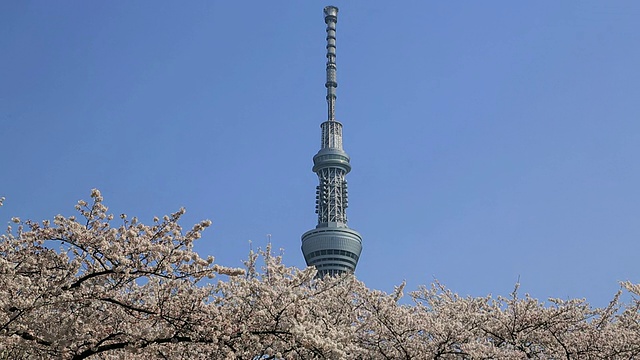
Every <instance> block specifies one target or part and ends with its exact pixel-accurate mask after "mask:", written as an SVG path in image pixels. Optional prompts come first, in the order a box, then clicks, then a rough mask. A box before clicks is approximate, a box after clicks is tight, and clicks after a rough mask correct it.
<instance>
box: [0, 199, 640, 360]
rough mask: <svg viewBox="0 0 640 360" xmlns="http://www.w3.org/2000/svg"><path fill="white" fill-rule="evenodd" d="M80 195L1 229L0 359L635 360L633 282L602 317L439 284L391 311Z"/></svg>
mask: <svg viewBox="0 0 640 360" xmlns="http://www.w3.org/2000/svg"><path fill="white" fill-rule="evenodd" d="M91 198H92V201H91V203H87V202H84V201H80V202H78V204H77V206H76V209H77V211H78V213H79V215H78V216H77V217H74V216H71V217H64V216H61V215H58V216H56V217H55V218H54V219H53V221H51V222H49V221H43V222H41V223H37V222H33V221H30V220H26V221H22V220H20V219H17V218H13V219H12V221H13V223H15V224H13V225H12V226H10V227H9V229H8V231H7V233H6V234H5V235H2V236H1V237H0V358H6V359H41V358H61V359H149V358H153V359H155V358H159V359H225V358H226V359H456V360H457V359H634V358H639V357H640V315H639V310H640V300H639V297H640V285H637V284H632V283H628V282H627V283H622V284H621V292H619V293H618V294H617V295H615V296H614V297H613V300H612V301H611V304H610V305H609V306H608V307H606V308H592V307H591V306H590V305H589V304H588V303H587V302H586V301H584V300H575V299H574V300H560V299H549V300H548V301H546V302H542V301H539V300H537V299H534V298H532V297H530V296H528V295H526V294H525V295H524V296H520V295H519V294H518V288H517V286H516V289H515V290H514V291H513V292H512V294H511V295H510V296H507V297H496V298H493V297H491V296H487V297H461V296H459V295H457V294H455V293H454V292H452V291H451V290H449V289H447V288H446V287H445V286H444V285H442V284H440V283H438V282H435V283H433V284H431V285H430V286H423V287H420V288H418V290H416V291H413V292H410V293H409V301H401V299H402V297H403V296H404V284H401V285H400V286H398V287H397V288H396V289H395V291H394V292H392V293H391V294H387V293H384V292H381V291H378V290H373V289H369V288H367V287H366V286H365V284H363V283H362V282H360V281H358V280H357V279H356V278H355V277H354V276H351V275H346V276H341V277H325V278H323V279H317V278H316V277H315V276H316V271H315V269H313V268H307V269H296V268H291V267H287V266H285V265H284V264H283V263H282V258H281V256H277V255H273V254H272V250H271V248H270V246H268V247H267V248H266V249H264V250H258V251H257V252H256V253H253V252H251V253H250V254H249V257H248V259H247V261H246V262H245V267H244V268H243V269H236V268H228V267H224V266H220V265H218V264H215V263H214V259H213V258H212V257H208V258H202V257H200V256H199V255H198V254H197V253H196V252H194V251H193V244H194V241H197V239H199V238H200V236H201V233H202V231H203V230H204V229H205V228H207V227H208V226H209V225H210V224H211V222H210V221H208V220H205V221H202V222H200V223H198V224H196V225H194V226H193V227H192V228H191V229H189V230H187V231H184V230H183V229H182V228H181V226H180V225H179V224H178V221H179V219H180V217H181V216H182V215H183V214H184V209H180V210H179V211H177V212H176V213H174V214H171V215H168V216H164V217H163V218H155V219H154V220H153V224H152V225H144V224H142V223H141V222H140V221H138V219H137V218H135V217H133V218H129V217H127V216H126V215H124V214H123V215H120V216H119V217H114V216H113V215H110V214H109V213H108V209H107V207H106V206H105V205H104V204H103V199H102V196H101V194H100V192H99V191H97V190H93V192H92V194H91ZM1 203H2V201H1V200H0V205H1ZM219 275H222V276H219ZM216 276H217V278H215V277H216ZM214 278H215V279H214ZM622 291H626V292H628V293H630V294H631V297H632V300H631V301H630V302H628V303H622V302H621V301H620V294H621V293H622Z"/></svg>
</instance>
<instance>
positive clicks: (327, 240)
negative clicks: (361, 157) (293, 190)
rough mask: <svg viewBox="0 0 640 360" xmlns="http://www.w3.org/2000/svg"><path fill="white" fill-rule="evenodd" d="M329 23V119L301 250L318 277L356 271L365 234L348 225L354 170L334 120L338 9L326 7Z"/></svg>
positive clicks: (324, 128)
mask: <svg viewBox="0 0 640 360" xmlns="http://www.w3.org/2000/svg"><path fill="white" fill-rule="evenodd" d="M324 20H325V23H326V24H327V66H326V72H327V81H326V83H325V87H326V88H327V96H326V99H327V109H328V111H327V121H325V122H323V123H322V124H321V125H320V128H321V130H322V131H321V143H320V151H318V153H317V154H316V155H315V156H314V157H313V171H314V172H315V173H316V174H317V175H318V182H319V185H318V186H317V187H316V213H317V214H318V224H317V226H316V228H315V229H313V230H310V231H307V232H306V233H304V234H303V235H302V252H303V254H304V257H305V260H306V262H307V265H309V266H311V265H314V266H316V268H317V269H318V274H319V276H323V275H327V274H329V275H336V274H340V273H344V272H353V271H355V268H356V265H357V263H358V259H359V257H360V253H361V251H362V237H361V236H360V234H358V232H356V231H355V230H352V229H349V227H348V226H347V214H346V209H347V206H348V193H347V180H346V175H347V174H348V173H349V171H351V164H350V163H349V161H350V159H349V155H347V153H346V152H345V151H344V150H343V148H342V124H341V123H340V122H338V121H336V119H335V103H336V88H337V87H338V82H337V80H336V69H337V67H336V24H337V22H338V8H337V7H335V6H327V7H325V8H324Z"/></svg>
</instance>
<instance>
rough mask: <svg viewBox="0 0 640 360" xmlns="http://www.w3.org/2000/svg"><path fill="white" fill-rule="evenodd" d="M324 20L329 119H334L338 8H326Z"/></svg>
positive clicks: (336, 84)
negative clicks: (325, 25) (325, 27)
mask: <svg viewBox="0 0 640 360" xmlns="http://www.w3.org/2000/svg"><path fill="white" fill-rule="evenodd" d="M324 22H325V24H327V82H326V83H325V84H324V86H325V87H326V88H327V105H328V110H329V114H328V118H327V120H329V121H334V120H335V119H336V118H335V115H336V109H335V107H336V88H337V87H338V81H337V80H336V69H337V68H336V24H337V23H338V8H337V7H335V6H327V7H325V8H324Z"/></svg>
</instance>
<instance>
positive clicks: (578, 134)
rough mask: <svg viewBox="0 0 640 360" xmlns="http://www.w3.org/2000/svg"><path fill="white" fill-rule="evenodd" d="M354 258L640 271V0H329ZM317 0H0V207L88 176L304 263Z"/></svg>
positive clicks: (38, 200) (115, 202) (411, 266)
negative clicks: (357, 248) (333, 10)
mask: <svg viewBox="0 0 640 360" xmlns="http://www.w3.org/2000/svg"><path fill="white" fill-rule="evenodd" d="M332 4H333V5H337V6H338V7H339V8H340V15H339V20H338V40H337V45H338V46H337V54H338V56H337V64H338V82H339V87H338V100H337V110H336V114H337V116H336V117H337V119H338V120H340V121H341V122H342V123H343V124H344V127H345V130H344V134H345V140H344V141H345V150H346V151H347V152H348V153H349V154H350V155H351V158H352V165H353V171H352V172H351V173H350V174H349V176H348V180H349V190H350V199H349V200H350V201H349V205H350V207H349V211H348V215H349V219H350V222H349V224H350V226H351V227H352V228H354V229H356V230H358V231H359V232H360V233H361V234H362V235H363V237H364V251H363V254H362V257H361V260H360V262H359V265H358V269H357V272H356V273H357V275H358V277H359V278H360V279H361V280H363V281H364V282H365V283H366V284H367V285H369V286H370V287H372V288H377V289H382V290H385V291H390V290H391V289H392V288H393V285H396V284H398V283H400V282H401V281H402V280H404V279H406V280H407V282H408V287H409V288H410V289H413V288H415V287H416V286H417V285H419V284H425V283H429V282H431V281H432V280H433V279H434V278H437V279H439V280H440V281H442V282H443V283H445V284H446V285H447V286H449V287H450V288H452V289H453V290H455V291H456V292H458V293H460V294H470V295H485V294H487V293H493V294H508V293H509V292H510V291H511V290H512V289H513V284H514V283H515V282H516V281H517V279H518V278H520V281H521V283H522V290H523V291H524V292H529V293H531V294H532V295H533V296H534V297H538V298H542V299H544V298H547V297H560V298H567V297H571V298H573V297H586V298H587V299H588V300H589V301H590V302H592V303H593V304H594V305H598V306H603V305H606V303H607V302H608V301H609V299H610V298H611V297H612V295H613V294H614V293H615V291H616V290H617V289H618V284H617V281H620V280H632V281H635V282H640V276H639V272H640V262H639V261H638V259H639V250H640V221H639V218H640V190H639V184H640V164H639V162H638V154H640V125H639V122H638V119H639V116H640V102H639V101H638V99H640V88H639V86H640V85H639V84H640V71H638V69H639V65H638V64H640V31H639V30H638V19H639V18H640V2H637V1H579V2H578V1H574V2H570V1H536V2H513V1H494V2H479V1H478V2H472V1H460V2H445V1H422V0H421V1H404V2H402V3H391V2H381V1H348V2H347V1H335V2H333V3H332ZM325 5H329V4H328V3H322V2H317V1H280V2H262V1H255V2H239V1H238V2H236V1H224V2H223V1H208V2H204V1H199V2H188V3H182V2H180V3H179V2H168V1H136V2H104V1H55V2H54V1H39V2H38V1H36V2H32V1H3V2H0V52H1V53H2V55H1V56H0V141H1V143H2V150H1V151H0V169H1V170H0V196H5V197H6V198H7V200H6V202H5V206H4V207H3V208H2V209H1V210H0V223H4V222H8V221H9V218H10V217H11V216H20V217H22V218H32V219H35V220H41V219H45V218H52V217H53V216H54V215H55V214H58V213H62V214H65V215H71V214H72V213H73V212H74V210H73V206H74V204H75V203H76V201H77V200H79V199H88V198H89V194H90V190H91V189H92V188H94V187H96V188H99V189H101V191H102V192H103V195H104V196H105V200H106V204H107V206H109V207H110V210H111V211H113V212H114V213H116V214H120V213H122V212H126V213H128V214H130V215H136V216H138V217H139V218H140V219H141V220H143V221H146V222H150V221H151V219H152V217H153V216H154V215H163V214H166V213H170V212H173V211H175V210H177V209H178V208H179V207H180V206H185V207H186V208H187V214H186V215H185V218H184V222H183V225H184V226H185V227H190V226H191V224H192V223H195V222H196V221H199V220H201V219H205V218H208V219H211V220H212V221H213V223H214V225H213V227H212V228H210V229H209V230H208V231H207V232H206V233H205V236H204V237H203V239H202V240H201V241H200V243H199V244H198V245H197V250H198V251H199V252H201V253H202V254H205V255H206V254H211V255H214V256H215V257H216V259H217V261H218V262H219V263H221V264H223V265H229V266H240V265H241V261H242V260H243V259H245V258H246V254H247V253H248V250H249V243H248V241H249V240H252V241H253V244H254V247H255V246H264V244H266V242H267V234H271V236H272V237H271V240H272V242H273V244H274V246H275V247H276V248H284V249H285V256H284V257H285V263H287V264H288V265H293V266H298V267H302V266H304V259H303V257H302V254H301V252H300V235H301V234H302V233H304V232H305V231H307V230H309V229H311V228H313V227H314V226H315V222H316V217H315V214H314V192H315V190H314V189H315V185H316V183H317V180H316V177H315V175H314V174H313V173H312V172H311V165H312V157H313V155H314V154H315V153H316V152H317V150H318V149H319V146H320V144H319V141H320V129H319V124H320V123H321V122H322V121H324V120H325V118H326V104H325V99H324V95H325V89H324V76H325V74H324V64H325V58H324V53H325V49H324V46H325V25H324V22H323V16H322V8H323V7H324V6H325Z"/></svg>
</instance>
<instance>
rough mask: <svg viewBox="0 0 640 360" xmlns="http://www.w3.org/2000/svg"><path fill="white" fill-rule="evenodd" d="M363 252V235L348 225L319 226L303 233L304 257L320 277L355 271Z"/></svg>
mask: <svg viewBox="0 0 640 360" xmlns="http://www.w3.org/2000/svg"><path fill="white" fill-rule="evenodd" d="M361 252H362V237H361V236H360V234H359V233H358V232H357V231H355V230H351V229H349V228H347V227H344V228H340V227H318V228H315V229H313V230H309V231H307V232H306V233H304V234H303V235H302V253H303V254H304V259H305V260H306V262H307V266H312V265H313V266H315V267H316V269H317V270H318V276H319V277H322V276H325V275H332V276H333V275H339V274H342V273H345V272H347V273H353V272H354V271H355V270H356V265H357V264H358V259H359V258H360V253H361Z"/></svg>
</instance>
